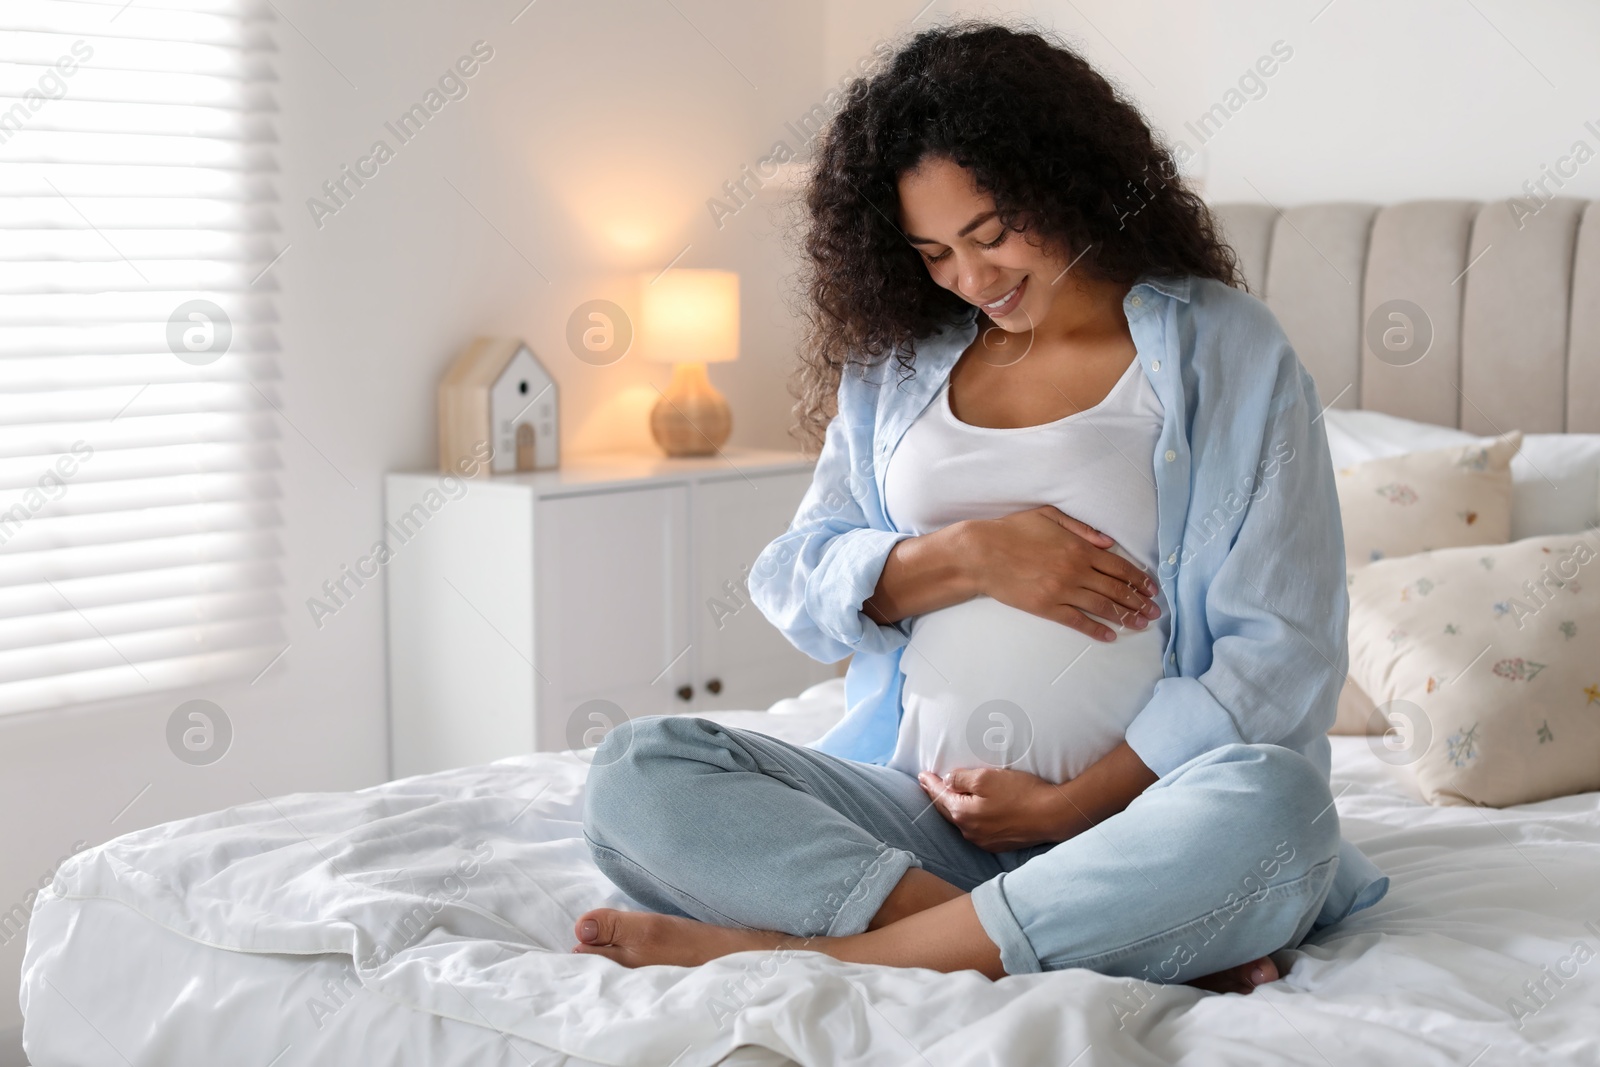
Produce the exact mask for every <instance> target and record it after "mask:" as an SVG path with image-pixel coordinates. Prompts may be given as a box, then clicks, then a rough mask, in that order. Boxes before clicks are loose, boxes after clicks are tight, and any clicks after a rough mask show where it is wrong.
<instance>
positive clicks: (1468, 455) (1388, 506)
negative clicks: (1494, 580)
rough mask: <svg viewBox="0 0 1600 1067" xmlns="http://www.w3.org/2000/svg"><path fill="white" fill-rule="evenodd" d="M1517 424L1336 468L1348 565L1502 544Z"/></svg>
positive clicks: (1507, 521)
mask: <svg viewBox="0 0 1600 1067" xmlns="http://www.w3.org/2000/svg"><path fill="white" fill-rule="evenodd" d="M1521 444H1522V434H1520V433H1518V432H1517V431H1515V430H1513V431H1512V432H1510V433H1508V434H1506V435H1505V436H1504V437H1498V438H1495V439H1493V440H1491V441H1489V442H1487V443H1484V444H1480V443H1478V442H1477V441H1473V442H1472V443H1470V444H1464V445H1451V446H1450V447H1448V448H1441V449H1438V450H1437V451H1433V452H1408V453H1406V454H1405V455H1403V456H1390V457H1389V458H1387V459H1374V460H1368V461H1367V462H1366V463H1358V464H1356V465H1355V466H1354V467H1341V468H1338V469H1336V470H1335V471H1334V482H1335V484H1336V485H1337V487H1338V491H1339V513H1340V516H1341V519H1342V521H1343V523H1344V549H1345V566H1346V568H1347V569H1348V570H1351V571H1354V570H1356V569H1358V568H1360V567H1363V566H1365V565H1366V564H1368V563H1370V562H1372V561H1373V560H1378V559H1386V558H1389V557H1393V556H1409V555H1411V554H1412V553H1414V552H1425V551H1428V550H1429V549H1434V548H1455V547H1458V546H1461V545H1498V544H1504V543H1505V542H1506V540H1508V539H1509V538H1510V536H1511V457H1512V456H1514V455H1516V453H1517V448H1518V446H1520V445H1521Z"/></svg>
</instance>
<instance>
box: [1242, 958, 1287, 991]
mask: <svg viewBox="0 0 1600 1067" xmlns="http://www.w3.org/2000/svg"><path fill="white" fill-rule="evenodd" d="M1244 978H1245V981H1246V982H1248V983H1250V987H1251V988H1252V989H1254V988H1255V987H1256V986H1258V985H1266V984H1267V983H1268V982H1276V981H1277V980H1278V978H1279V975H1278V965H1277V964H1276V963H1273V962H1272V957H1271V956H1262V957H1261V958H1260V959H1259V960H1254V961H1252V962H1250V963H1247V964H1245V965H1244Z"/></svg>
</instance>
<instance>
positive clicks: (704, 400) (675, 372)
mask: <svg viewBox="0 0 1600 1067" xmlns="http://www.w3.org/2000/svg"><path fill="white" fill-rule="evenodd" d="M732 432H733V412H732V411H731V410H729V408H728V401H727V398H726V397H724V396H723V395H722V394H721V393H719V392H717V389H716V387H715V386H713V385H712V384H711V379H710V378H709V377H707V375H706V365H705V364H704V363H678V364H674V365H673V368H672V382H671V383H670V384H669V385H668V386H667V391H666V392H665V393H663V394H662V395H661V399H659V400H657V401H656V404H655V407H653V408H651V409H650V433H651V435H652V436H653V437H655V439H656V444H658V445H660V446H661V451H663V452H665V453H666V454H667V455H669V456H709V455H711V454H713V453H715V452H716V451H717V450H718V449H720V448H721V447H722V446H723V445H725V444H727V443H728V435H729V434H730V433H732Z"/></svg>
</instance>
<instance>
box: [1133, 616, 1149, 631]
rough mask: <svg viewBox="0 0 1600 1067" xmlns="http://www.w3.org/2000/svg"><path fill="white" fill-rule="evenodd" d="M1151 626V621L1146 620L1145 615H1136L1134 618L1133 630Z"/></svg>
mask: <svg viewBox="0 0 1600 1067" xmlns="http://www.w3.org/2000/svg"><path fill="white" fill-rule="evenodd" d="M1149 625H1150V620H1149V619H1146V618H1145V617H1144V616H1143V615H1135V616H1134V617H1133V628H1134V629H1135V630H1142V629H1144V628H1145V627H1146V626H1149Z"/></svg>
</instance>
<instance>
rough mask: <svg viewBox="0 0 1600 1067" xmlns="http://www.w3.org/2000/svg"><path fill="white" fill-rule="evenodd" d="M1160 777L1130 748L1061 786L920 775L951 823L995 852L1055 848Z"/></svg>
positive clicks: (987, 771) (969, 773)
mask: <svg viewBox="0 0 1600 1067" xmlns="http://www.w3.org/2000/svg"><path fill="white" fill-rule="evenodd" d="M1156 779H1157V776H1156V773H1155V772H1154V771H1152V770H1151V769H1150V768H1149V767H1147V766H1145V763H1144V761H1143V760H1141V759H1140V758H1139V755H1138V753H1136V752H1134V751H1133V749H1132V748H1131V747H1129V745H1128V743H1127V742H1126V741H1123V742H1122V743H1120V744H1119V745H1117V747H1116V748H1114V749H1112V750H1111V751H1110V752H1108V753H1106V754H1105V755H1104V756H1102V757H1101V758H1100V759H1098V760H1096V761H1095V762H1094V764H1093V765H1092V766H1090V767H1089V769H1088V770H1086V771H1084V772H1083V773H1082V774H1080V775H1078V777H1076V778H1074V779H1072V780H1071V781H1068V782H1062V783H1061V784H1060V785H1056V784H1054V783H1052V782H1050V781H1049V780H1048V779H1045V778H1040V777H1039V776H1038V775H1035V774H1029V773H1028V772H1027V771H1016V770H1009V769H1005V768H999V767H980V768H977V769H963V770H958V771H951V772H950V773H949V774H947V775H945V776H944V777H942V778H941V777H940V776H939V775H937V774H934V773H933V772H932V771H923V772H922V773H921V774H919V775H917V784H918V785H920V786H922V791H923V792H925V793H927V794H928V799H929V800H931V801H932V802H933V806H934V807H936V808H938V809H939V814H940V815H943V816H944V818H945V821H947V822H949V823H950V824H951V825H952V826H954V827H955V828H956V829H958V830H960V831H961V836H962V837H965V838H966V839H967V840H968V841H971V842H972V843H973V844H974V845H977V846H978V847H979V848H981V849H984V850H985V851H988V852H1009V851H1012V850H1014V849H1019V848H1027V847H1029V846H1031V845H1054V844H1059V843H1060V842H1062V841H1065V840H1067V839H1068V838H1071V837H1076V836H1077V835H1078V834H1081V833H1083V832H1084V831H1085V830H1087V829H1089V828H1090V827H1092V826H1094V825H1095V824H1096V823H1099V822H1102V821H1104V820H1106V819H1109V818H1111V816H1113V815H1115V814H1117V813H1118V812H1120V811H1122V810H1123V809H1124V808H1126V807H1127V806H1128V805H1129V804H1131V803H1133V801H1134V799H1135V798H1137V797H1138V796H1139V794H1141V793H1143V792H1144V791H1145V790H1146V789H1148V788H1150V786H1152V785H1154V784H1155V782H1156Z"/></svg>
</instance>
